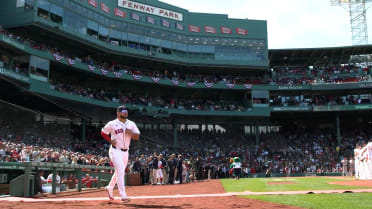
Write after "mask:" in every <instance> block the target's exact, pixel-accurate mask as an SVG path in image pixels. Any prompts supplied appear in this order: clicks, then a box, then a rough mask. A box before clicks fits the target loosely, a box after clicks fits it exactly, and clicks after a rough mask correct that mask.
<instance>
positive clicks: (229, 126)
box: [0, 0, 372, 145]
mask: <svg viewBox="0 0 372 209" xmlns="http://www.w3.org/2000/svg"><path fill="white" fill-rule="evenodd" d="M0 25H1V26H2V28H3V29H4V30H5V31H8V32H9V33H8V32H6V33H1V34H0V45H1V48H0V53H1V55H2V57H3V58H4V57H5V58H4V59H5V61H4V59H3V62H6V63H7V64H5V65H4V64H2V66H1V68H0V77H1V79H2V81H4V82H1V90H0V92H1V94H0V95H1V100H2V103H7V104H12V105H16V106H19V107H22V108H27V109H30V110H34V111H37V112H40V113H42V114H50V115H56V116H58V117H63V118H69V119H70V120H72V121H76V120H80V121H81V122H82V124H83V125H84V124H86V123H88V122H89V123H98V122H102V121H107V120H109V119H111V118H112V117H113V116H114V110H115V107H117V106H118V105H119V101H107V100H97V99H94V98H89V97H82V96H78V95H72V94H70V93H66V92H61V91H56V90H55V85H54V83H53V82H54V81H56V80H57V81H59V82H63V81H65V82H67V83H69V84H70V83H71V84H72V83H73V84H76V83H80V84H81V85H82V86H84V87H86V88H101V87H103V86H104V87H106V88H109V89H112V90H113V91H118V92H121V91H122V92H130V91H131V90H132V89H133V90H134V91H139V90H142V91H143V92H144V94H145V95H156V96H159V95H161V96H175V97H176V96H178V95H182V97H184V98H192V97H197V98H206V99H208V98H210V97H211V95H218V97H220V98H223V99H228V100H235V101H238V102H239V103H240V104H242V106H244V109H243V110H239V111H234V110H231V111H229V110H189V109H183V108H169V107H155V106H150V105H138V104H126V105H127V106H128V108H129V109H131V110H132V113H133V117H135V118H136V120H138V121H139V122H140V123H144V124H171V125H173V127H174V130H175V131H174V133H175V135H176V132H177V131H176V127H177V125H179V124H198V125H201V124H210V125H216V124H218V125H221V126H222V127H225V128H226V130H229V131H234V130H241V129H242V127H243V126H250V128H252V127H253V128H255V129H256V131H254V132H255V133H256V134H257V135H258V134H259V131H257V130H258V129H257V128H258V126H266V127H273V126H280V125H282V124H284V123H285V124H289V123H293V122H294V121H296V120H304V121H308V122H307V123H308V124H309V125H311V126H314V127H316V126H317V125H319V121H324V123H329V124H333V125H334V126H335V129H336V128H337V130H338V132H339V130H340V126H342V124H343V122H345V123H346V122H347V121H350V120H353V121H354V120H355V119H356V118H358V119H360V121H362V122H363V123H368V122H369V120H370V118H372V117H371V116H372V114H371V113H372V111H371V110H372V104H347V105H346V104H345V105H311V106H301V105H294V106H281V107H274V106H270V98H271V97H272V96H276V95H280V96H288V97H290V96H303V95H322V96H332V95H343V94H356V95H361V94H369V95H370V94H371V90H372V82H368V81H365V82H350V83H337V84H316V85H314V84H301V85H298V84H296V85H278V84H267V83H262V84H260V83H254V84H252V83H238V84H231V83H227V82H222V81H219V82H214V83H212V82H211V83H208V82H204V83H202V82H199V83H194V82H187V81H175V80H172V79H162V78H161V79H158V80H154V77H152V76H147V75H141V76H136V75H134V74H125V73H124V74H118V73H115V72H112V71H107V70H105V69H103V68H101V67H102V66H99V65H96V64H94V63H93V64H87V63H85V62H78V61H76V59H73V57H78V56H83V55H87V54H88V55H90V56H92V57H95V58H97V57H102V59H103V60H113V61H115V62H121V63H127V65H129V66H131V65H134V66H141V67H143V68H146V69H150V71H151V70H154V71H158V70H164V69H172V70H173V71H176V72H177V71H179V72H190V73H200V74H205V75H219V74H221V75H229V74H230V75H232V76H234V75H239V76H245V77H254V78H259V79H262V80H267V79H270V78H275V77H276V76H277V75H276V74H275V69H272V66H277V65H313V64H322V63H324V64H345V63H349V62H350V61H351V57H353V56H358V55H365V54H372V46H371V45H366V46H352V47H335V48H319V49H276V50H268V43H267V23H266V21H261V20H248V19H232V18H229V17H228V16H227V15H220V14H204V13H193V12H189V11H188V10H185V9H182V8H178V7H175V6H172V5H169V4H166V3H163V2H161V1H157V0H152V1H150V0H142V1H122V0H111V1H103V0H22V1H21V0H17V1H14V0H2V1H0ZM14 34H22V37H21V38H20V37H19V36H18V35H14ZM25 37H27V38H25ZM28 38H29V39H28ZM31 40H38V41H39V42H40V41H43V40H44V41H45V45H47V46H40V44H39V47H35V45H32V44H30V42H32V41H31ZM39 42H38V43H39ZM51 44H55V45H56V46H59V47H60V46H63V47H65V48H67V49H68V51H70V52H71V51H72V52H74V51H75V52H76V53H74V54H73V55H71V57H68V56H64V55H61V54H64V53H60V51H58V50H54V49H53V46H52V47H50V45H51ZM56 51H58V53H56ZM66 53H67V52H65V54H66ZM67 54H68V53H67ZM369 62H371V61H369ZM18 66H22V69H23V71H20V70H19V69H18V68H19V67H18ZM100 68H101V69H100ZM370 70H372V69H370ZM358 73H359V74H360V75H362V74H363V75H364V73H365V72H356V74H358ZM367 74H369V75H371V74H372V72H371V71H370V72H367ZM293 76H296V75H293ZM70 81H71V82H70ZM195 95H196V96H195ZM216 97H217V96H216ZM340 121H341V122H340ZM174 138H175V139H174V145H176V144H177V136H174Z"/></svg>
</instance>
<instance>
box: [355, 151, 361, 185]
mask: <svg viewBox="0 0 372 209" xmlns="http://www.w3.org/2000/svg"><path fill="white" fill-rule="evenodd" d="M359 152H360V149H358V148H355V149H354V166H355V168H354V170H355V179H360V160H359Z"/></svg>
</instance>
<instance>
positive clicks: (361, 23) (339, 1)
mask: <svg viewBox="0 0 372 209" xmlns="http://www.w3.org/2000/svg"><path fill="white" fill-rule="evenodd" d="M370 2H372V0H331V5H332V6H342V7H343V8H345V9H346V10H348V11H349V15H350V24H351V34H352V40H353V45H363V44H368V30H367V18H366V11H367V9H368V7H367V8H366V4H368V3H370Z"/></svg>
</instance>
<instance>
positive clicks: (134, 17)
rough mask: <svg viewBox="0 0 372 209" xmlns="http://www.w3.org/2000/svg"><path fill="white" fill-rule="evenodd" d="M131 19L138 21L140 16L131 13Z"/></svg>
mask: <svg viewBox="0 0 372 209" xmlns="http://www.w3.org/2000/svg"><path fill="white" fill-rule="evenodd" d="M132 19H133V20H137V21H139V20H140V16H139V15H138V14H136V13H132Z"/></svg>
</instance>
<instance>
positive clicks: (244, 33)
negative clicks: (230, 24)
mask: <svg viewBox="0 0 372 209" xmlns="http://www.w3.org/2000/svg"><path fill="white" fill-rule="evenodd" d="M236 34H239V35H247V34H248V30H246V29H243V28H236Z"/></svg>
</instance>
